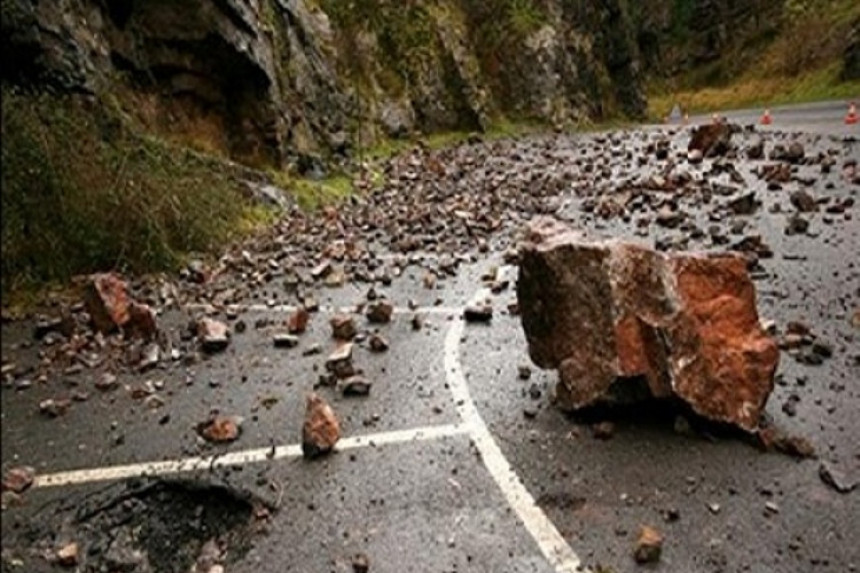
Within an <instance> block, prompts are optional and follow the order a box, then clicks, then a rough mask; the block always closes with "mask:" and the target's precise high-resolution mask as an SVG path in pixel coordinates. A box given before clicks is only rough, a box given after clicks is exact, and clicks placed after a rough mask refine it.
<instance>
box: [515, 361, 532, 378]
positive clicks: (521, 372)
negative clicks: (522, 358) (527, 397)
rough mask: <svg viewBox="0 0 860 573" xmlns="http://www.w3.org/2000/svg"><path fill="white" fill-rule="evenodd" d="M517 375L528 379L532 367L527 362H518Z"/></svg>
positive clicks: (530, 375)
mask: <svg viewBox="0 0 860 573" xmlns="http://www.w3.org/2000/svg"><path fill="white" fill-rule="evenodd" d="M517 376H518V377H519V379H520V380H528V379H529V378H531V377H532V369H531V366H529V365H527V364H520V365H519V366H517Z"/></svg>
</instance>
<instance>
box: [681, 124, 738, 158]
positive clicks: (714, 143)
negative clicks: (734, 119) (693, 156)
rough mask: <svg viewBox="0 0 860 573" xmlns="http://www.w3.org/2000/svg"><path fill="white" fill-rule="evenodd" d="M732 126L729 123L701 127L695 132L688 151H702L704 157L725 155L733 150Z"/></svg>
mask: <svg viewBox="0 0 860 573" xmlns="http://www.w3.org/2000/svg"><path fill="white" fill-rule="evenodd" d="M732 132H733V129H732V126H730V125H729V124H727V123H723V122H719V123H711V124H707V125H700V126H699V127H697V128H696V130H695V131H693V135H692V137H691V138H690V143H689V144H688V145H687V151H688V152H690V151H701V152H702V155H703V156H704V157H717V156H720V155H725V154H726V153H727V152H728V151H729V149H730V148H731V137H732Z"/></svg>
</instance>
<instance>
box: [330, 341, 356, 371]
mask: <svg viewBox="0 0 860 573" xmlns="http://www.w3.org/2000/svg"><path fill="white" fill-rule="evenodd" d="M325 368H326V370H328V371H329V372H332V373H333V374H334V375H335V376H337V377H338V378H349V377H350V376H352V375H353V374H355V367H354V366H353V365H352V342H346V343H343V344H341V345H339V346H338V347H337V348H335V350H334V352H332V353H331V354H330V355H329V357H328V358H327V359H326V361H325Z"/></svg>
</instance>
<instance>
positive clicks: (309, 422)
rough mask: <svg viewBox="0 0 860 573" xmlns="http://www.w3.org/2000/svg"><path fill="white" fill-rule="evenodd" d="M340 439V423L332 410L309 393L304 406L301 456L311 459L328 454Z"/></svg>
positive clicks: (316, 396) (320, 399)
mask: <svg viewBox="0 0 860 573" xmlns="http://www.w3.org/2000/svg"><path fill="white" fill-rule="evenodd" d="M339 439H340V423H339V422H338V421H337V417H336V416H335V414H334V410H332V409H331V406H329V405H328V403H326V401H325V400H323V399H322V398H320V397H319V396H318V395H317V394H314V393H311V394H310V395H309V396H308V398H307V403H306V406H305V422H304V424H303V425H302V454H303V455H304V457H305V458H308V459H311V458H316V457H319V456H322V455H325V454H327V453H329V452H330V451H331V450H332V448H334V445H335V444H336V443H337V441H338V440H339Z"/></svg>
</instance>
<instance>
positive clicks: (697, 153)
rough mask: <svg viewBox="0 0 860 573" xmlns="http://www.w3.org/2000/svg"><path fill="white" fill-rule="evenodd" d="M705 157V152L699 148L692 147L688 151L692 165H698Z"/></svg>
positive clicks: (688, 159) (688, 158) (688, 157)
mask: <svg viewBox="0 0 860 573" xmlns="http://www.w3.org/2000/svg"><path fill="white" fill-rule="evenodd" d="M704 157H705V156H704V154H703V153H702V151H701V150H699V149H691V150H690V151H688V152H687V161H688V162H689V163H690V164H691V165H697V164H699V163H701V162H702V159H704Z"/></svg>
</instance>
